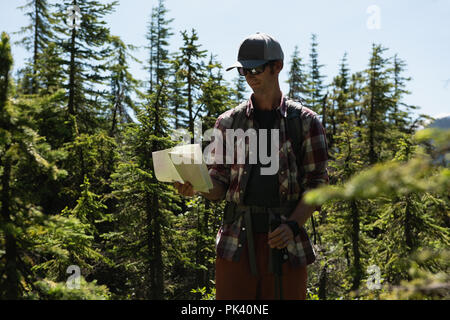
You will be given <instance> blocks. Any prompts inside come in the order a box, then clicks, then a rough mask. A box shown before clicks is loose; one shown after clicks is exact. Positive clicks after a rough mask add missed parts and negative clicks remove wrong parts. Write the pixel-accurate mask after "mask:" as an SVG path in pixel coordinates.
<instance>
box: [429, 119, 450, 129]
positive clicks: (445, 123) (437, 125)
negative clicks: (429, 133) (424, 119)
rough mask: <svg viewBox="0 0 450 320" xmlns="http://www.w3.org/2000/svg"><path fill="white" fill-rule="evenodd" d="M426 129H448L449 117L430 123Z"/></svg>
mask: <svg viewBox="0 0 450 320" xmlns="http://www.w3.org/2000/svg"><path fill="white" fill-rule="evenodd" d="M427 128H441V129H450V116H446V117H443V118H438V119H436V120H434V121H433V122H432V123H430V124H429V125H428V126H427Z"/></svg>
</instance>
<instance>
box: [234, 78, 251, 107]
mask: <svg viewBox="0 0 450 320" xmlns="http://www.w3.org/2000/svg"><path fill="white" fill-rule="evenodd" d="M233 84H234V89H233V91H232V98H233V101H234V103H235V104H236V105H239V104H240V103H242V101H244V100H245V99H246V98H247V94H248V93H247V81H246V80H245V77H242V76H237V77H236V78H234V80H233Z"/></svg>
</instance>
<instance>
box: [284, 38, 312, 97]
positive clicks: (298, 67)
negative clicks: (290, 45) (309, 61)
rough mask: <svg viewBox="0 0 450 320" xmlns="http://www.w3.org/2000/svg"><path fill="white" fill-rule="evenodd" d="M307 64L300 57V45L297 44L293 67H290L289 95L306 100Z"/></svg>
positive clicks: (293, 55)
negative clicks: (305, 69)
mask: <svg viewBox="0 0 450 320" xmlns="http://www.w3.org/2000/svg"><path fill="white" fill-rule="evenodd" d="M304 68H305V65H304V64H303V62H302V58H301V57H300V52H299V51H298V46H295V49H294V53H293V54H292V58H291V67H290V69H289V79H288V80H287V83H288V84H289V93H288V97H289V98H291V99H294V100H297V101H304V100H305V99H306V97H307V94H308V91H307V82H308V80H307V78H306V74H305V71H304Z"/></svg>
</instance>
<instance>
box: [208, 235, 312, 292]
mask: <svg viewBox="0 0 450 320" xmlns="http://www.w3.org/2000/svg"><path fill="white" fill-rule="evenodd" d="M254 239H255V255H256V265H257V268H258V277H255V276H254V275H252V273H251V271H250V264H249V260H248V259H249V258H248V249H247V244H245V245H244V248H243V250H242V253H241V257H240V259H239V261H238V262H234V261H228V260H225V259H222V258H220V257H217V258H216V299H217V300H255V299H257V300H273V299H275V280H274V278H275V277H274V275H273V274H271V273H269V270H268V269H269V245H268V244H267V233H256V234H255V235H254ZM306 282H307V271H306V266H304V267H298V268H293V267H292V266H291V265H290V263H289V262H285V263H283V271H282V288H283V299H285V300H304V299H305V298H306Z"/></svg>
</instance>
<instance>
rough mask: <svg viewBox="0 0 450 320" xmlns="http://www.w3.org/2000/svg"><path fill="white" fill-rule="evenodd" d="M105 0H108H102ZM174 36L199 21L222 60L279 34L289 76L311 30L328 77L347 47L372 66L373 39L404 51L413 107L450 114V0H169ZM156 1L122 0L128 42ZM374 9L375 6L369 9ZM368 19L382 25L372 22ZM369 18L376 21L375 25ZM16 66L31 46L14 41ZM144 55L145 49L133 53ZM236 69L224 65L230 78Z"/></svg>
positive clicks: (138, 35) (136, 38)
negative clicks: (252, 39)
mask: <svg viewBox="0 0 450 320" xmlns="http://www.w3.org/2000/svg"><path fill="white" fill-rule="evenodd" d="M25 2H26V1H25V0H14V1H13V0H0V31H7V32H8V33H10V36H11V37H12V38H13V40H17V37H18V36H15V35H12V34H11V32H13V31H17V30H19V28H20V27H21V26H24V25H26V24H27V23H28V21H27V18H26V17H25V16H24V15H23V13H22V12H21V11H20V10H18V9H17V7H18V6H20V5H22V4H24V3H25ZM101 2H107V1H103V0H101ZM165 3H166V7H167V9H168V10H169V12H168V16H167V17H168V18H173V19H174V21H173V22H172V24H171V27H172V32H173V33H174V35H173V36H172V39H171V41H170V42H171V48H170V49H171V51H175V50H176V49H177V48H178V47H179V46H180V45H181V43H182V40H181V35H180V31H182V30H191V29H192V28H195V29H196V30H197V32H198V35H199V43H200V44H202V48H203V49H206V50H208V51H209V52H212V53H213V54H215V55H216V56H217V59H218V60H219V61H220V62H221V63H222V65H223V66H224V67H226V66H227V65H229V64H232V63H233V62H234V61H235V59H236V56H237V50H238V46H239V43H240V42H241V40H242V39H244V38H245V37H246V36H248V35H249V34H252V33H255V32H257V31H259V32H265V33H268V34H271V35H273V36H274V37H275V38H276V39H278V40H279V42H280V43H281V45H282V48H283V51H284V53H285V69H284V70H283V71H282V73H281V79H280V80H281V82H282V84H281V87H282V90H283V91H284V92H287V90H288V86H287V85H286V84H285V83H284V81H286V79H287V71H288V64H287V63H286V62H289V60H290V57H291V55H292V53H293V51H294V47H295V46H296V45H297V46H298V47H299V50H300V54H301V56H302V57H303V59H304V60H305V61H308V59H309V57H308V55H309V48H310V38H311V34H312V33H315V34H317V39H318V43H319V46H318V50H319V62H320V63H321V64H323V65H324V67H323V68H322V72H323V74H324V75H326V76H327V78H326V80H327V81H330V80H331V79H332V77H334V76H335V75H336V74H337V72H338V65H339V63H340V61H341V59H342V56H343V55H344V52H347V54H348V63H349V67H350V70H351V72H355V71H360V70H363V69H365V68H366V67H367V64H368V59H369V55H370V50H371V46H372V43H377V44H382V45H383V46H384V47H387V48H389V50H388V51H386V56H393V55H394V54H396V53H397V54H398V56H399V57H400V58H401V59H403V60H405V61H406V63H407V70H406V73H405V76H407V77H411V78H412V80H411V81H410V82H409V83H408V86H407V89H408V90H409V91H410V92H411V94H410V95H409V96H407V97H406V98H405V102H406V103H408V104H413V105H416V106H419V107H420V109H419V110H418V111H416V112H415V114H416V115H417V114H419V113H425V114H428V115H431V116H434V117H436V116H442V115H444V114H450V103H449V99H450V59H449V56H450V55H449V53H450V18H449V17H450V1H448V0H427V1H423V0H395V1H394V0H370V1H367V0H315V1H303V0H258V1H256V0H251V1H250V0H247V1H243V0H166V2H165ZM156 5H157V0H153V1H145V0H120V4H119V6H118V7H117V9H116V12H115V13H113V14H111V15H110V16H108V17H107V18H106V20H107V22H108V25H109V27H110V29H111V32H112V33H113V34H116V35H119V36H121V37H122V39H123V40H124V41H125V42H126V43H129V44H133V45H136V46H144V45H146V41H145V33H146V27H147V24H148V21H149V17H150V14H151V9H152V7H153V6H156ZM368 8H375V9H373V10H376V11H368ZM368 22H369V25H372V26H375V27H379V28H369V27H368ZM370 22H371V23H372V24H370ZM13 55H14V59H15V69H16V70H17V68H18V67H19V66H21V65H22V63H23V61H24V59H26V58H27V57H29V53H27V52H25V50H24V49H23V48H21V47H18V46H13ZM135 56H136V57H137V58H139V59H141V60H144V59H145V57H146V52H145V50H144V49H141V50H139V51H137V52H135ZM132 72H133V74H134V76H135V77H136V78H138V79H142V80H144V79H146V72H145V71H144V70H143V69H142V66H139V65H137V64H132ZM236 74H237V73H236V71H230V72H225V71H224V75H225V78H226V79H227V80H231V79H232V78H234V77H235V76H236Z"/></svg>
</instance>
